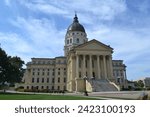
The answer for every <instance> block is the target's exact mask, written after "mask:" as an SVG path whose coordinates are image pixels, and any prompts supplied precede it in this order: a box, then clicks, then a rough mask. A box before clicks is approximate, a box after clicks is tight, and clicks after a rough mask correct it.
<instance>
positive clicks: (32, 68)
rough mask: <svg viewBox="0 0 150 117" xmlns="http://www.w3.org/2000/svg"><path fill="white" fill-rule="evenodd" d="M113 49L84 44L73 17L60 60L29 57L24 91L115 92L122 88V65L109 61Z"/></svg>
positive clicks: (100, 45)
mask: <svg viewBox="0 0 150 117" xmlns="http://www.w3.org/2000/svg"><path fill="white" fill-rule="evenodd" d="M112 54H113V48H111V47H110V46H108V45H105V44H103V43H101V42H99V41H97V40H96V39H93V40H90V41H88V38H87V34H86V32H85V29H84V27H83V26H82V25H81V24H80V23H79V21H78V17H77V15H75V17H74V21H73V23H72V24H71V25H70V26H69V27H68V30H67V33H66V36H65V46H64V55H65V56H64V57H56V58H32V61H31V62H28V63H27V69H26V72H25V74H24V77H23V79H24V82H25V83H24V85H23V86H24V88H25V89H33V88H36V89H40V90H41V89H49V90H68V91H70V92H84V91H89V92H93V91H116V90H119V87H120V88H122V87H126V86H127V82H126V66H125V65H124V64H123V61H122V60H112Z"/></svg>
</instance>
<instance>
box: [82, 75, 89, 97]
mask: <svg viewBox="0 0 150 117" xmlns="http://www.w3.org/2000/svg"><path fill="white" fill-rule="evenodd" d="M83 80H84V96H88V93H87V90H86V80H87V77H86V76H85V77H83Z"/></svg>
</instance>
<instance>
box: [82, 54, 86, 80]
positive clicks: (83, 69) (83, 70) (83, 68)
mask: <svg viewBox="0 0 150 117" xmlns="http://www.w3.org/2000/svg"><path fill="white" fill-rule="evenodd" d="M85 69H86V67H85V55H83V67H82V72H83V77H84V76H86V74H85Z"/></svg>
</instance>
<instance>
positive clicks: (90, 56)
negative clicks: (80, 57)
mask: <svg viewBox="0 0 150 117" xmlns="http://www.w3.org/2000/svg"><path fill="white" fill-rule="evenodd" d="M89 64H90V65H89V66H90V67H89V72H90V78H91V77H92V76H93V75H92V55H89Z"/></svg>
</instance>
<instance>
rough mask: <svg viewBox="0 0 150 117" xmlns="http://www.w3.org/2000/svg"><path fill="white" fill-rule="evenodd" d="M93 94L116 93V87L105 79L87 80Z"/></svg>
mask: <svg viewBox="0 0 150 117" xmlns="http://www.w3.org/2000/svg"><path fill="white" fill-rule="evenodd" d="M87 82H88V83H89V84H90V85H91V87H92V91H93V92H103V91H118V90H119V89H118V87H117V86H116V85H115V84H113V83H112V82H110V81H108V80H107V79H87Z"/></svg>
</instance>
